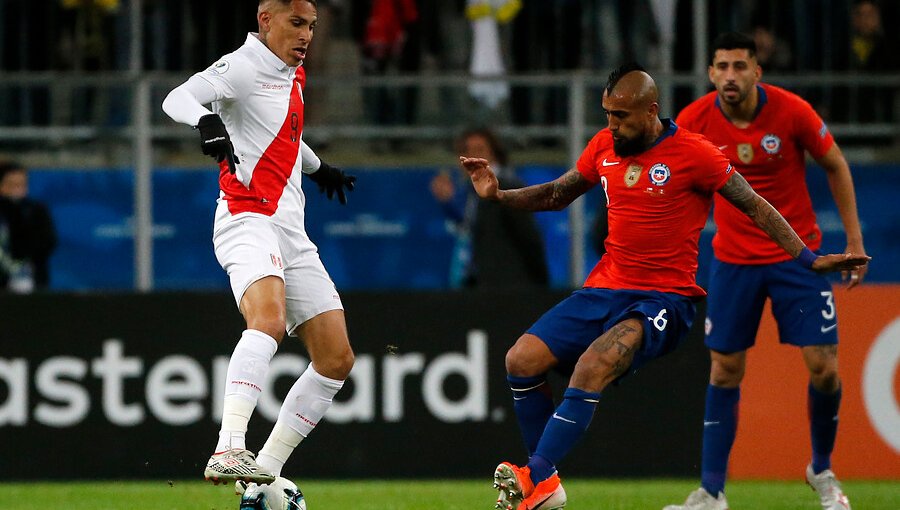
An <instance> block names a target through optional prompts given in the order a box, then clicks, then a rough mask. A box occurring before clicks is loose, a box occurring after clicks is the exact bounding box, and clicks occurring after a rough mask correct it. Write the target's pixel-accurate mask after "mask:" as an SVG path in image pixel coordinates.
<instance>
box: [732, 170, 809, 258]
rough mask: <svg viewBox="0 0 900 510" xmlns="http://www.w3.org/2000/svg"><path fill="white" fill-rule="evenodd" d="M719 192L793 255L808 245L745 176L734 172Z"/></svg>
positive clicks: (795, 255)
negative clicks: (751, 185) (754, 189)
mask: <svg viewBox="0 0 900 510" xmlns="http://www.w3.org/2000/svg"><path fill="white" fill-rule="evenodd" d="M719 193H720V194H721V195H722V196H723V197H725V199H726V200H728V201H729V202H731V203H732V205H734V206H735V207H737V208H738V209H740V210H741V212H743V213H744V214H746V215H747V216H749V217H750V219H752V220H753V222H754V223H756V224H757V225H758V226H759V228H761V229H763V231H765V233H766V234H768V235H769V237H770V238H772V240H773V241H775V243H776V244H778V246H781V247H782V248H783V249H784V251H786V252H788V254H790V256H791V257H795V258H796V257H797V256H798V255H799V254H800V252H801V251H802V250H803V248H805V247H806V245H805V244H803V241H801V240H800V236H798V235H797V233H796V232H794V229H793V228H791V226H790V224H788V222H787V220H785V219H784V217H783V216H782V215H781V213H779V212H778V211H777V210H776V209H775V208H774V207H772V204H770V203H769V202H767V201H766V199H765V198H763V197H761V196H759V195H758V194H757V193H756V192H755V191H753V188H751V187H750V184H748V183H747V180H746V179H744V177H743V176H742V175H741V174H739V173H737V172H734V175H732V176H731V178H730V179H728V182H726V183H725V186H723V187H722V189H720V190H719Z"/></svg>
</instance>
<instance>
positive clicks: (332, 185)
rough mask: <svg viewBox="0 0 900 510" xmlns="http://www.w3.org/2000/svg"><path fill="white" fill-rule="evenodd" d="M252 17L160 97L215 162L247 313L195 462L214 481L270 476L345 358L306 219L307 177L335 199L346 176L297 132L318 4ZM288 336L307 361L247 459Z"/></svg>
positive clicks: (223, 248)
mask: <svg viewBox="0 0 900 510" xmlns="http://www.w3.org/2000/svg"><path fill="white" fill-rule="evenodd" d="M256 17H257V22H258V25H259V33H251V34H248V35H247V38H246V41H245V42H244V44H243V46H241V47H240V48H238V49H237V50H235V51H234V52H232V53H229V54H228V55H225V56H224V57H222V58H221V59H220V60H218V61H217V62H216V63H214V64H213V65H212V66H210V67H209V68H208V69H206V70H205V71H202V72H199V73H197V74H195V75H194V76H192V77H191V78H190V79H189V80H188V81H187V82H185V83H184V84H182V85H180V86H178V87H177V88H175V89H174V90H173V91H172V92H170V93H169V95H168V96H167V97H166V99H165V101H164V102H163V110H164V111H165V112H166V113H167V114H168V115H169V116H170V117H172V119H174V120H176V121H178V122H181V123H184V124H187V125H189V126H194V127H196V128H197V129H198V130H199V131H200V140H201V148H202V149H203V153H204V154H208V155H210V156H213V157H215V158H216V159H217V160H218V162H219V186H220V189H221V191H220V193H219V200H218V208H217V209H216V217H215V225H214V230H213V244H214V246H215V252H216V258H217V259H218V260H219V263H220V264H221V265H222V267H223V268H224V269H225V270H226V271H227V272H228V277H229V279H230V281H231V288H232V292H233V293H234V297H235V302H236V303H237V305H238V307H239V309H240V311H241V313H242V314H243V315H244V319H245V320H246V322H247V329H246V330H245V331H244V332H243V334H242V335H241V338H240V340H239V341H238V343H237V345H236V346H235V349H234V353H233V354H232V356H231V361H230V362H229V365H228V371H227V374H226V385H225V391H224V403H223V406H222V409H223V413H222V426H221V430H220V431H219V440H218V443H217V445H216V448H215V450H214V453H213V455H212V456H211V457H210V459H209V462H208V463H207V465H206V469H205V471H204V475H205V477H206V478H207V479H210V480H212V481H214V482H216V483H218V482H221V481H234V480H243V481H247V482H255V483H268V482H271V481H273V480H275V478H276V477H277V476H278V475H279V473H280V472H281V469H282V467H283V466H284V463H285V462H286V460H287V458H288V456H289V455H290V454H291V452H292V451H293V450H294V448H295V447H296V446H297V445H298V444H299V443H300V441H302V440H303V439H304V438H305V437H306V436H307V435H309V433H310V432H311V431H312V430H313V428H314V427H315V426H316V425H317V424H318V423H319V421H320V420H321V419H322V417H323V416H324V415H325V412H326V411H327V410H328V408H329V406H330V405H331V402H332V398H333V397H334V395H335V394H336V393H337V392H338V391H339V390H340V388H341V387H342V385H343V383H344V380H345V379H346V378H347V375H348V374H349V373H350V369H351V367H352V366H353V360H354V359H353V351H352V349H351V347H350V341H349V340H348V337H347V327H346V325H345V322H344V309H343V305H342V304H341V299H340V296H339V295H338V293H337V290H335V287H334V283H332V281H331V278H330V277H329V276H328V273H327V272H326V271H325V267H324V266H323V265H322V262H321V260H320V259H319V255H318V252H317V249H316V246H315V245H314V244H313V243H312V241H310V240H309V237H308V236H307V234H306V230H305V228H304V217H303V212H304V204H305V197H304V195H303V191H302V189H301V179H302V176H303V175H304V174H306V175H308V176H309V177H310V178H311V179H312V180H313V181H314V182H315V183H316V184H317V185H318V187H319V190H320V192H321V191H327V192H328V198H329V199H330V198H332V196H333V195H335V194H337V197H338V200H340V202H341V203H345V202H346V196H345V194H344V190H345V188H346V189H347V190H348V191H349V190H352V189H353V181H354V179H355V178H354V177H352V176H348V175H346V174H345V173H344V172H343V171H341V170H339V169H337V168H334V167H332V166H330V165H328V164H326V163H325V162H323V161H321V160H320V159H319V158H318V157H317V156H316V154H315V153H314V152H313V151H312V150H311V149H310V148H309V147H308V146H307V145H306V144H305V143H304V142H303V139H302V136H303V110H304V102H303V88H304V86H305V83H306V72H305V70H304V68H303V60H304V58H306V52H307V50H308V49H309V44H310V42H311V41H312V38H313V32H314V29H315V26H316V23H317V21H318V17H317V10H316V1H315V0H259V5H258V9H257V16H256ZM205 104H212V109H213V111H212V112H211V111H210V110H208V109H207V108H206V107H204V106H203V105H205ZM285 333H287V334H288V335H289V336H299V337H300V339H301V340H302V341H303V343H304V345H305V347H306V350H307V351H308V352H309V356H310V358H311V360H312V362H311V363H310V364H309V366H308V367H307V368H306V370H305V371H304V372H303V374H302V375H301V376H300V377H299V379H298V380H297V382H296V383H295V384H294V385H293V387H292V388H291V389H290V390H289V392H288V394H287V397H286V398H285V400H284V403H283V405H282V408H281V411H280V413H279V415H278V420H277V422H276V423H275V427H274V429H273V430H272V434H271V435H270V436H269V439H268V441H266V444H265V445H264V446H263V448H262V450H260V454H259V458H256V457H255V456H254V455H253V453H251V452H250V451H249V450H248V449H247V447H246V441H245V435H246V431H247V424H248V422H249V420H250V416H251V414H252V413H253V410H254V409H255V407H256V403H257V400H258V399H259V396H260V394H261V393H262V389H263V387H264V383H265V382H266V374H267V373H268V370H269V364H270V362H271V360H272V356H273V355H274V354H275V351H276V349H277V348H278V344H279V343H280V342H281V340H282V337H284V335H285Z"/></svg>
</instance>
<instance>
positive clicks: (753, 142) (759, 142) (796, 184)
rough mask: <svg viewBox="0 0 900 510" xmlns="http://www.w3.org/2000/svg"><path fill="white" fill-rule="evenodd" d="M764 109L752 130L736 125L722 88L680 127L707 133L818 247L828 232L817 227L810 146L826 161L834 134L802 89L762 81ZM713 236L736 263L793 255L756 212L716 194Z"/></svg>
mask: <svg viewBox="0 0 900 510" xmlns="http://www.w3.org/2000/svg"><path fill="white" fill-rule="evenodd" d="M757 87H758V89H757V90H758V91H759V107H758V108H757V112H756V118H754V119H753V121H752V122H751V123H750V125H749V126H748V127H747V128H744V129H741V128H738V127H736V126H735V125H734V124H732V123H731V121H730V120H729V119H728V118H727V117H726V116H725V114H724V113H723V112H722V109H721V108H720V106H719V96H718V94H717V93H716V92H715V91H714V92H710V93H709V94H707V95H705V96H703V97H701V98H700V99H698V100H696V101H694V102H693V103H691V104H690V105H688V106H687V107H686V108H685V109H684V110H682V112H681V114H680V115H679V116H678V125H679V126H681V127H683V128H685V129H688V130H690V131H695V132H697V133H700V134H702V135H704V136H706V137H707V138H708V139H709V141H711V142H712V143H713V144H714V145H716V146H718V148H719V149H720V150H721V151H722V152H724V153H725V155H726V156H727V157H728V158H729V159H730V160H731V162H732V164H733V165H734V166H735V168H736V169H737V170H738V172H740V173H741V175H742V176H744V178H745V179H747V182H749V183H750V186H752V187H753V189H754V190H755V191H756V192H757V193H759V194H760V195H761V196H762V197H763V198H765V199H766V200H768V201H769V203H770V204H772V206H774V207H775V209H778V212H780V213H781V215H782V216H784V218H785V219H786V220H787V221H788V223H790V224H791V226H792V227H794V230H796V231H797V234H799V235H800V239H802V240H803V242H804V243H806V245H807V246H808V247H809V248H810V249H811V250H817V249H819V246H820V245H821V242H822V232H821V230H819V226H818V225H817V224H816V215H815V213H814V212H813V208H812V201H811V200H810V198H809V190H808V189H807V187H806V163H805V160H804V156H805V155H804V151H809V153H810V155H812V157H814V158H817V159H818V158H820V157H822V156H824V155H825V153H826V152H828V150H829V149H831V147H832V145H834V138H833V137H832V136H831V133H830V132H829V131H828V128H827V127H826V126H825V122H823V121H822V119H821V117H819V116H818V115H817V114H816V112H815V111H814V110H813V109H812V107H811V106H810V105H809V103H807V102H806V101H804V100H803V99H801V98H800V97H799V96H797V95H796V94H793V93H791V92H788V91H786V90H784V89H781V88H778V87H773V86H772V85H763V84H760V85H757ZM713 216H714V218H715V221H716V227H717V232H716V235H715V236H714V237H713V242H712V245H713V251H714V253H715V254H716V257H717V258H718V259H719V260H721V261H723V262H728V263H730V264H773V263H776V262H783V261H785V260H790V259H791V256H790V255H788V254H787V253H786V252H785V251H784V250H783V249H782V248H781V247H780V246H778V245H777V244H775V241H773V240H772V239H770V238H769V236H768V235H766V233H765V232H763V230H762V229H760V228H759V227H758V226H757V225H756V224H755V223H754V222H753V220H751V219H750V218H749V217H747V216H746V215H745V214H744V213H742V212H741V211H740V210H738V209H737V208H736V207H735V206H733V205H731V204H730V203H729V202H728V201H727V200H725V199H724V198H722V197H716V200H715V209H714V213H713Z"/></svg>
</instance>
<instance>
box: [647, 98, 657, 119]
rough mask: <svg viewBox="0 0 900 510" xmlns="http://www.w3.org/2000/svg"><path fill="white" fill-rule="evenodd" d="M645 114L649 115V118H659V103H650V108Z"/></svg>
mask: <svg viewBox="0 0 900 510" xmlns="http://www.w3.org/2000/svg"><path fill="white" fill-rule="evenodd" d="M647 113H649V114H650V117H651V118H656V117H659V103H657V102H656V101H654V102H652V103H650V108H649V109H648V112H647Z"/></svg>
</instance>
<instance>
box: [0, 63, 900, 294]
mask: <svg viewBox="0 0 900 510" xmlns="http://www.w3.org/2000/svg"><path fill="white" fill-rule="evenodd" d="M185 78H186V76H184V75H181V74H178V75H176V74H170V73H139V72H132V71H129V72H121V73H97V74H90V75H85V74H71V75H61V74H58V73H49V72H47V73H6V74H4V75H3V76H0V152H2V151H4V150H13V149H14V150H15V151H16V152H17V153H18V152H20V151H22V150H26V151H27V149H28V147H29V144H33V145H32V148H33V149H34V150H39V151H41V152H42V153H43V154H44V155H45V156H46V154H48V153H49V154H52V153H60V154H63V155H64V156H62V157H61V158H60V159H67V160H68V162H67V163H61V162H60V163H59V165H60V166H72V162H71V160H73V159H75V160H77V159H78V158H77V157H73V156H72V153H73V152H75V153H77V152H78V151H79V146H80V145H89V147H90V152H91V153H92V154H95V153H98V152H99V153H101V154H104V153H105V154H111V155H112V156H109V157H107V158H105V160H102V161H100V162H99V163H98V164H97V166H101V167H106V166H114V165H117V166H132V165H135V166H136V167H137V168H138V170H139V171H138V172H137V175H138V178H137V179H136V180H135V189H134V197H135V215H134V217H135V223H136V225H135V236H134V242H135V250H134V256H135V267H136V271H135V288H136V289H138V290H141V291H148V290H151V289H152V288H153V286H154V285H153V282H154V278H153V265H152V261H153V258H154V257H153V242H152V234H151V230H152V227H151V225H152V223H153V218H152V214H151V211H152V208H153V204H152V201H151V198H150V197H151V195H152V188H151V179H150V178H149V172H150V169H151V168H152V167H153V166H154V165H153V163H154V156H153V148H154V143H159V142H164V141H169V142H171V141H175V140H183V141H185V142H187V141H190V142H191V143H192V144H193V142H195V138H194V137H192V136H191V135H190V134H189V132H188V129H187V128H186V127H181V126H177V125H175V124H174V123H173V122H171V121H170V120H168V119H167V118H165V117H164V114H163V112H162V111H161V109H160V108H159V104H161V102H162V98H163V97H164V96H165V94H166V93H167V92H168V90H170V89H171V88H172V87H174V86H176V85H177V84H178V83H180V82H182V81H183V80H184V79H185ZM656 79H657V82H658V85H659V87H660V90H661V91H662V94H661V102H662V103H663V107H662V111H663V112H666V113H665V114H669V115H674V113H675V112H674V111H673V107H674V105H675V101H676V98H677V97H679V96H686V97H687V98H688V99H690V98H692V97H694V95H695V92H696V91H697V90H704V88H705V87H706V83H707V81H706V80H707V78H706V76H702V75H701V76H698V75H693V74H658V75H657V76H656ZM605 80H606V76H605V75H604V74H600V73H581V72H578V73H570V74H553V75H549V74H545V75H517V76H508V77H504V78H503V79H502V80H500V81H503V82H506V83H508V84H509V85H510V86H511V87H526V88H529V89H531V90H532V91H534V92H542V93H545V94H549V92H550V91H555V92H557V93H558V92H560V91H562V92H564V95H565V97H566V101H567V104H568V109H567V116H566V117H567V118H564V119H563V120H560V121H557V122H555V123H550V124H542V123H538V124H531V125H524V126H522V125H515V124H513V123H512V122H511V121H510V120H509V118H510V117H509V109H510V108H511V107H512V106H510V105H509V104H506V105H505V106H504V107H503V108H501V109H499V110H497V111H480V112H479V111H478V110H477V108H475V107H474V106H473V105H474V103H472V102H471V100H470V99H469V97H468V92H467V88H468V87H469V86H470V85H472V84H473V83H475V82H479V81H482V82H496V81H498V80H497V79H475V78H473V77H471V76H468V75H415V76H382V77H359V76H353V77H338V76H331V77H328V76H322V77H311V79H310V81H309V83H308V87H307V91H306V93H307V94H308V95H315V94H327V95H326V96H324V97H325V100H324V101H323V102H324V103H325V104H327V105H328V110H327V114H326V115H320V116H319V117H324V118H325V119H327V121H325V122H322V121H319V122H316V121H313V122H310V123H309V124H308V125H307V127H308V129H307V133H306V135H307V139H308V140H310V141H313V142H315V141H328V140H332V139H351V140H397V139H403V140H419V141H442V142H447V141H449V140H450V139H451V138H452V136H453V134H454V133H455V132H457V131H458V129H459V128H461V127H463V126H465V125H467V124H471V123H473V122H476V121H479V120H480V121H484V122H486V121H488V120H491V119H494V120H493V122H490V124H491V125H492V126H493V127H494V128H495V129H497V130H498V131H499V132H500V134H501V135H503V136H504V137H508V138H514V139H516V140H518V141H519V143H521V144H524V145H530V144H539V143H542V141H545V140H547V139H552V140H556V141H557V142H558V143H559V145H560V146H565V147H567V150H566V153H567V155H566V156H565V157H566V159H567V160H568V163H569V164H574V161H575V160H576V159H577V157H578V156H579V154H580V151H581V148H582V147H583V145H584V143H585V142H586V140H587V137H589V136H590V135H592V134H593V133H594V132H595V131H596V130H598V129H600V128H602V127H603V125H604V124H605V123H604V122H603V119H602V117H601V110H600V108H599V97H600V94H601V90H602V87H603V85H604V84H605ZM769 81H770V82H772V83H775V84H781V85H784V86H787V87H788V88H795V89H803V90H804V91H805V92H808V93H809V94H811V95H813V96H815V95H816V91H820V92H823V93H824V92H828V93H831V92H832V91H836V90H840V91H842V93H848V94H849V93H850V92H852V91H853V90H859V89H861V90H862V91H864V92H867V94H868V95H871V94H875V93H876V92H877V93H878V97H883V98H885V101H886V103H887V104H888V105H890V104H894V105H895V106H894V108H896V105H900V98H897V97H894V96H895V95H896V91H898V90H900V74H895V75H869V76H861V75H857V76H854V75H836V74H816V75H804V76H772V77H769ZM410 87H411V88H413V89H415V90H418V91H420V92H421V94H420V96H423V97H424V96H428V94H430V97H431V99H430V100H427V99H424V98H420V99H421V101H419V103H420V104H421V105H422V109H421V111H420V115H419V116H418V121H417V122H416V123H415V124H411V125H389V126H385V125H378V124H373V123H371V121H369V120H367V119H366V118H365V114H364V112H365V108H364V107H362V106H363V103H364V102H365V101H364V97H363V96H364V91H365V90H369V89H387V90H389V91H398V90H402V89H404V88H410ZM848 91H849V92H848ZM426 93H427V94H426ZM858 96H859V94H857V95H856V96H852V95H851V96H848V97H858ZM544 99H546V98H544ZM573 99H574V100H573ZM539 100H540V98H539ZM454 104H455V105H456V106H455V107H454V108H453V109H451V110H449V114H448V110H447V109H445V108H444V106H445V105H454ZM849 104H850V105H851V106H852V102H851V103H849ZM527 106H528V107H534V106H533V105H530V104H529V105H527ZM473 108H475V110H474V113H472V112H473V110H472V109H473ZM40 111H43V112H44V113H43V117H40V116H39V115H38V114H37V113H36V112H40ZM467 112H468V113H467ZM884 113H885V115H888V116H887V117H885V118H888V119H896V117H898V116H894V112H892V111H887V112H884ZM855 115H857V117H858V115H859V112H856V114H855ZM829 127H830V129H831V130H832V132H833V133H834V134H835V136H836V137H837V138H838V139H839V140H841V142H842V143H844V142H845V141H849V142H866V141H867V140H871V139H873V138H880V139H882V141H884V140H885V139H886V140H887V141H888V143H890V142H891V141H892V140H894V139H897V138H898V137H900V123H897V122H894V121H893V120H892V121H879V122H872V123H866V124H862V123H858V122H829ZM123 143H128V144H129V145H128V149H127V150H125V151H124V152H123V156H122V160H118V161H117V160H116V159H115V156H114V154H115V150H114V149H113V148H114V147H116V146H121V145H122V144H123ZM82 150H83V149H82ZM569 214H570V229H571V230H572V232H575V233H576V234H577V233H580V232H583V231H584V230H585V227H584V225H585V218H584V210H583V207H582V206H581V205H580V204H579V205H576V206H575V207H571V208H570V209H569ZM582 237H583V236H581V235H573V236H572V238H571V241H570V242H571V250H570V253H571V254H572V259H571V264H570V271H569V273H570V276H569V282H570V285H571V286H577V285H580V283H581V281H582V278H583V275H584V270H585V267H584V263H583V260H584V256H583V244H582V242H581V238H582Z"/></svg>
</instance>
